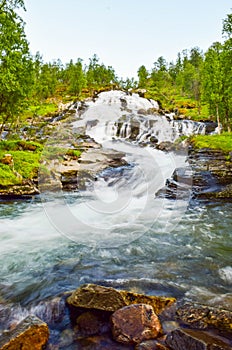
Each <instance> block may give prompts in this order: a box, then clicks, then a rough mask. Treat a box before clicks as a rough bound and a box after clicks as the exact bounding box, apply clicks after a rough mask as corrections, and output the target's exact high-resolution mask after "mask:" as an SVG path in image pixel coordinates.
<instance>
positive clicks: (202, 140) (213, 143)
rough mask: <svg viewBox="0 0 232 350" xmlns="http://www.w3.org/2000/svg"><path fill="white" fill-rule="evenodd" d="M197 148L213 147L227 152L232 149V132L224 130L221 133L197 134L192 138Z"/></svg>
mask: <svg viewBox="0 0 232 350" xmlns="http://www.w3.org/2000/svg"><path fill="white" fill-rule="evenodd" d="M190 141H191V143H192V144H193V145H194V147H196V148H212V149H218V150H222V151H223V152H225V153H229V152H231V151H232V133H228V132H224V133H222V134H221V135H196V136H192V137H191V138H190Z"/></svg>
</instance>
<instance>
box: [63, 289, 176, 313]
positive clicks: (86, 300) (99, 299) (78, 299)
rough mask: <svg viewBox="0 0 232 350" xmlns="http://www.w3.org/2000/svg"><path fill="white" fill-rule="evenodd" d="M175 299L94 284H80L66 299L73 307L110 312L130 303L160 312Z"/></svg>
mask: <svg viewBox="0 0 232 350" xmlns="http://www.w3.org/2000/svg"><path fill="white" fill-rule="evenodd" d="M175 301H176V299H175V298H166V297H160V296H146V295H143V294H137V293H132V292H128V291H124V290H121V291H120V290H116V289H114V288H110V287H103V286H99V285H96V284H87V285H83V286H81V287H80V288H78V289H76V290H75V291H74V292H73V293H72V295H71V296H70V297H69V298H68V299H67V302H68V304H70V305H72V306H74V307H79V308H80V307H83V308H87V309H97V310H103V311H110V312H114V311H116V310H118V309H120V308H122V307H124V306H128V305H131V304H147V305H151V306H152V307H153V309H154V312H155V313H156V314H160V313H161V312H162V311H163V310H164V309H166V308H167V307H169V306H171V305H172V304H173V303H174V302H175Z"/></svg>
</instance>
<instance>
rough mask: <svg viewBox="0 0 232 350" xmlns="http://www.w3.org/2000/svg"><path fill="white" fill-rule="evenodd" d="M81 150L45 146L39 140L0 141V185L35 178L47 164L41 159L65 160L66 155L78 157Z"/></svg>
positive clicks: (13, 183) (14, 183) (73, 157)
mask: <svg viewBox="0 0 232 350" xmlns="http://www.w3.org/2000/svg"><path fill="white" fill-rule="evenodd" d="M80 155H81V151H80V150H78V149H69V148H62V147H56V146H49V147H46V148H44V146H43V145H41V144H40V143H38V142H32V141H24V140H14V141H1V142H0V186H10V185H16V184H20V183H22V181H23V180H26V179H30V180H32V179H34V178H36V177H37V175H38V169H39V168H40V167H42V168H44V167H45V166H44V165H42V164H41V160H42V159H45V160H52V159H58V160H60V161H63V160H64V159H65V157H66V156H68V157H71V158H72V159H78V158H79V157H80Z"/></svg>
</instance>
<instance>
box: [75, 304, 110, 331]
mask: <svg viewBox="0 0 232 350" xmlns="http://www.w3.org/2000/svg"><path fill="white" fill-rule="evenodd" d="M109 330H110V328H109V313H107V314H106V313H104V312H102V311H100V310H92V311H87V312H84V313H82V314H81V315H80V316H78V317H77V320H76V326H75V331H76V334H77V336H81V337H88V336H91V335H96V334H98V335H100V334H103V333H106V332H108V331H109Z"/></svg>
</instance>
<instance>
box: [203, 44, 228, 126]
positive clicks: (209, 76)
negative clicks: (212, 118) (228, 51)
mask: <svg viewBox="0 0 232 350" xmlns="http://www.w3.org/2000/svg"><path fill="white" fill-rule="evenodd" d="M222 50H223V45H222V44H221V43H219V42H215V43H214V44H213V45H212V46H211V47H210V48H209V49H208V51H207V52H206V54H205V62H204V70H203V77H204V81H203V84H204V98H205V100H206V101H207V102H208V104H209V107H210V111H211V112H212V113H213V114H215V115H216V119H217V123H218V126H219V131H220V112H221V110H222V109H223V108H222V107H223V103H222V102H223V79H224V77H223V74H222Z"/></svg>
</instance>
